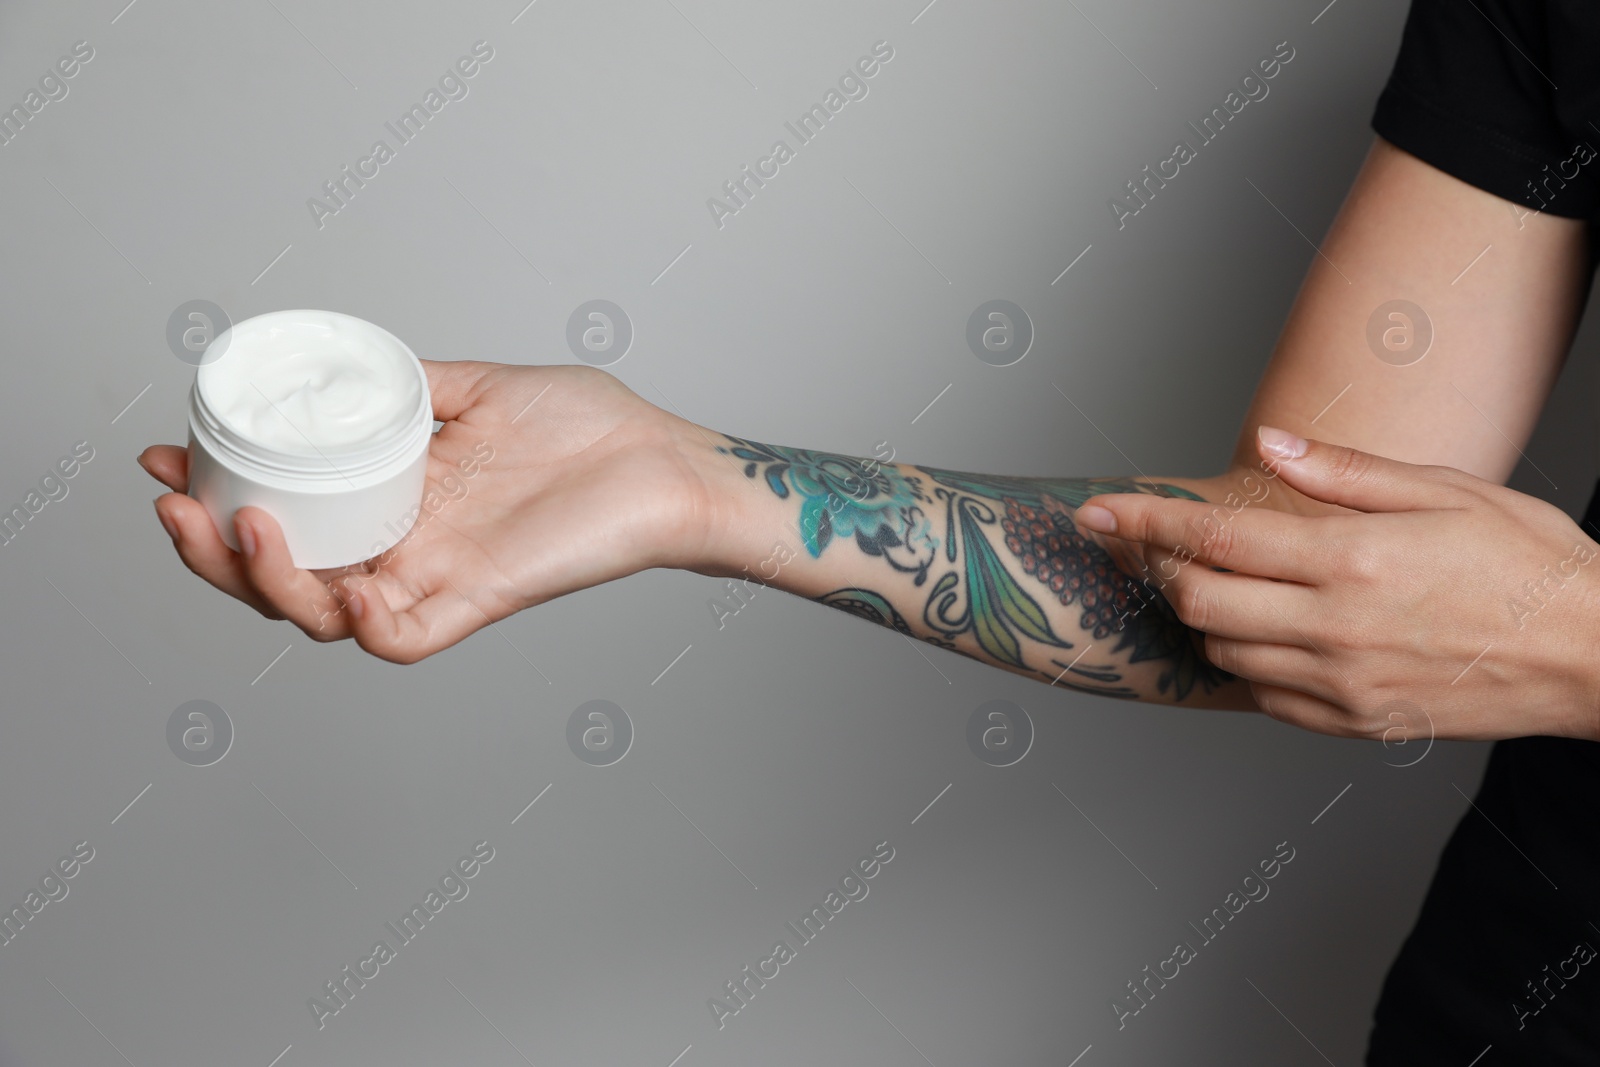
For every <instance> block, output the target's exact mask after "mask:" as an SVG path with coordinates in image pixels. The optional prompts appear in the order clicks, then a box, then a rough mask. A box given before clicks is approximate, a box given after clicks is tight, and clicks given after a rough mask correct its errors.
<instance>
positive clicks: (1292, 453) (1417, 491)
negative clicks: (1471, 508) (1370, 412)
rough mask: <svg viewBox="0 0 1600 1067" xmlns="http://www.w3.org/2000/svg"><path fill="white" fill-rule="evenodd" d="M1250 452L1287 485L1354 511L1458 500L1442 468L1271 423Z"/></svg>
mask: <svg viewBox="0 0 1600 1067" xmlns="http://www.w3.org/2000/svg"><path fill="white" fill-rule="evenodd" d="M1256 450H1257V451H1258V452H1259V453H1260V454H1261V458H1262V459H1263V460H1265V461H1266V463H1267V465H1268V467H1269V469H1271V470H1272V471H1273V472H1274V473H1275V474H1276V475H1277V476H1278V477H1279V478H1282V479H1283V480H1284V481H1285V482H1287V483H1288V484H1289V485H1290V486H1291V487H1292V488H1294V489H1297V490H1299V491H1300V492H1302V493H1304V494H1305V495H1306V496H1309V497H1312V498H1314V499H1316V500H1321V501H1323V502H1325V503H1329V504H1339V505H1341V506H1343V507H1347V508H1353V509H1354V510H1356V511H1416V510H1420V509H1423V508H1446V507H1453V506H1455V505H1456V504H1457V503H1459V501H1460V489H1459V487H1458V486H1457V485H1455V484H1454V482H1453V481H1447V480H1446V479H1444V478H1443V477H1441V473H1442V471H1443V470H1445V469H1446V468H1440V467H1424V466H1418V465H1417V464H1414V463H1402V462H1400V461H1399V460H1397V459H1388V458H1385V457H1384V456H1375V455H1373V454H1372V453H1370V452H1362V451H1360V450H1359V449H1355V448H1346V447H1344V446H1343V445H1330V444H1328V443H1327V442H1325V441H1307V440H1306V439H1305V438H1303V437H1296V436H1295V435H1294V434H1291V433H1289V432H1287V431H1285V430H1280V429H1277V428H1276V427H1273V426H1261V427H1259V428H1258V429H1257V431H1256Z"/></svg>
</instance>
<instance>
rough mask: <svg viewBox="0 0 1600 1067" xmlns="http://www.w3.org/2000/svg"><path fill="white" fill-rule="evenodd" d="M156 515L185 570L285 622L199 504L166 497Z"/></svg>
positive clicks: (159, 500) (158, 503)
mask: <svg viewBox="0 0 1600 1067" xmlns="http://www.w3.org/2000/svg"><path fill="white" fill-rule="evenodd" d="M156 515H157V517H158V518H160V520H161V525H162V526H163V527H165V528H166V530H167V532H168V533H169V534H170V535H171V536H172V543H173V547H175V548H176V549H177V550H178V558H179V559H181V560H183V563H184V566H186V567H188V568H189V569H190V570H191V571H193V572H194V573H195V574H198V575H199V576H200V577H202V578H204V579H205V580H206V581H208V582H210V583H211V584H212V585H214V586H216V587H217V588H218V589H220V590H222V591H223V592H224V593H227V594H228V595H229V596H231V597H234V598H235V599H237V600H242V601H244V602H245V603H246V604H249V605H250V606H251V607H253V608H255V609H256V610H257V611H259V612H261V614H263V615H265V616H267V618H269V619H281V618H283V615H282V613H280V612H279V611H277V610H276V609H275V608H274V607H273V606H272V605H271V604H270V603H268V602H267V600H266V598H265V597H263V596H262V595H261V594H260V593H259V592H258V591H257V590H256V589H255V587H254V586H253V585H252V584H251V582H250V578H249V576H248V575H247V574H246V573H245V569H244V563H243V560H242V559H241V558H240V556H239V554H238V553H237V552H235V551H233V549H231V548H229V547H228V546H227V544H226V543H225V542H224V541H223V540H222V535H221V534H219V533H218V532H217V528H216V525H215V524H213V523H212V521H211V516H210V515H209V514H208V513H207V512H206V509H205V508H204V507H202V506H201V504H200V502H199V501H197V500H194V499H192V498H190V497H187V496H184V495H183V494H182V493H166V494H164V495H162V496H159V497H157V498H156Z"/></svg>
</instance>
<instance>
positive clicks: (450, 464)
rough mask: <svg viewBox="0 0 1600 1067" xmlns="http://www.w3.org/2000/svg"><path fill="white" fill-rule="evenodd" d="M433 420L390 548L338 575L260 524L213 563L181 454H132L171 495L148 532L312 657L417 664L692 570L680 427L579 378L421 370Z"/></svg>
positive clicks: (700, 485) (691, 494)
mask: <svg viewBox="0 0 1600 1067" xmlns="http://www.w3.org/2000/svg"><path fill="white" fill-rule="evenodd" d="M423 366H424V367H425V368H426V370H427V373H428V383H429V387H430V389H431V390H432V394H433V409H434V417H435V418H436V419H438V420H440V421H442V422H443V423H444V426H443V428H442V429H440V431H439V432H438V433H437V434H435V435H434V437H433V440H432V443H431V444H430V446H429V457H428V473H427V489H426V491H425V494H424V498H423V500H424V507H423V510H422V512H421V514H420V515H419V516H418V519H417V523H416V526H415V527H414V528H413V530H412V532H411V533H410V534H408V536H407V537H406V539H405V540H403V541H402V542H401V544H399V545H398V546H396V547H395V548H393V549H391V550H390V551H389V552H386V553H384V554H382V555H380V556H377V557H374V558H373V559H371V560H368V561H366V563H364V564H359V565H356V566H352V567H344V568H340V569H337V570H318V571H307V570H301V569H297V568H296V567H295V566H294V565H293V563H292V562H291V561H290V557H289V551H288V547H287V545H286V544H285V543H284V539H283V534H282V532H281V531H280V529H279V527H278V524H277V523H276V522H275V521H274V520H273V519H272V517H271V516H270V515H268V514H267V513H266V512H264V511H262V510H261V509H259V508H241V509H240V510H239V512H238V514H237V516H236V517H235V519H234V522H235V531H236V535H237V537H238V540H239V544H240V547H241V548H242V549H243V551H242V552H234V551H232V550H231V549H229V548H228V547H227V545H226V544H225V543H224V542H223V540H222V538H221V536H220V535H219V534H218V533H217V530H216V527H215V526H214V525H213V524H212V521H211V518H210V516H209V515H208V514H207V513H206V510H205V508H204V507H202V506H201V505H200V503H199V502H198V501H195V500H193V499H191V498H190V497H187V496H185V495H183V493H184V491H185V490H186V489H187V487H188V481H189V472H188V454H187V451H186V450H185V449H184V448H182V447H179V446H175V445H155V446H152V447H150V448H147V449H145V451H144V452H143V453H142V454H141V455H140V456H139V463H140V465H141V466H143V467H144V469H145V470H146V471H148V472H149V473H150V475H151V476H152V477H154V478H155V479H157V480H158V481H160V482H162V483H164V484H165V485H166V486H167V487H168V488H170V489H172V490H173V491H172V492H171V493H167V494H165V495H163V496H161V497H158V498H157V499H156V502H155V505H156V514H157V515H158V516H159V517H160V519H161V523H162V525H163V526H164V527H165V528H166V530H167V532H168V533H169V534H170V535H171V536H172V539H173V543H174V545H175V546H176V548H177V550H178V555H179V556H180V557H182V559H183V562H184V563H185V564H187V565H188V567H189V569H190V570H192V571H194V572H195V573H196V574H198V575H200V577H202V578H204V579H205V580H206V581H208V582H210V583H211V584H212V585H214V586H216V587H217V588H218V589H221V590H222V591H223V592H225V593H228V594H230V595H231V596H234V597H237V598H238V599H240V600H242V601H244V602H245V603H246V604H249V605H250V606H251V607H253V608H255V609H256V610H257V611H259V612H261V613H262V614H263V615H266V616H267V617H268V618H273V619H288V620H290V621H292V622H293V623H294V624H295V625H296V626H298V627H300V629H302V630H304V631H305V632H306V634H308V635H309V636H310V637H312V638H313V639H315V640H318V641H335V640H339V639H341V638H346V637H353V638H355V641H356V643H357V644H359V645H360V646H361V647H362V648H364V649H366V650H367V651H368V652H371V653H372V654H373V655H376V656H380V657H382V658H383V659H387V660H392V661H394V662H396V663H413V662H415V661H417V660H420V659H422V658H423V657H425V656H429V655H432V654H433V653H435V652H437V651H439V650H440V649H442V648H447V647H448V646H450V645H453V644H455V643H456V642H457V641H460V640H461V639H462V638H464V637H466V636H467V635H468V634H470V633H472V632H473V631H475V630H478V629H479V628H481V627H483V626H487V625H488V624H489V623H491V622H494V621H496V620H499V619H502V618H505V617H506V616H507V615H511V614H513V613H514V612H517V611H520V610H521V609H523V608H526V607H529V606H531V605H534V604H539V603H542V602H544V601H546V600H550V599H552V598H554V597H557V596H561V595H562V594H564V593H569V592H573V591H574V590H578V589H583V588H586V587H588V586H591V585H598V584H600V583H601V582H606V581H610V580H612V579H614V578H620V577H622V576H624V575H627V574H632V573H634V572H636V571H640V570H644V569H647V568H650V567H668V566H670V567H688V568H691V569H693V568H696V567H698V566H700V565H701V564H702V563H703V561H704V560H703V552H704V551H705V547H706V546H705V542H706V536H707V535H706V532H707V531H708V530H709V529H710V528H711V521H712V515H711V512H712V505H711V497H710V494H709V493H708V491H707V488H706V486H705V483H704V481H703V480H702V478H701V477H700V475H699V474H698V473H697V472H696V470H695V469H694V465H693V463H691V462H690V461H689V459H688V458H687V457H689V456H690V455H691V454H693V453H694V452H696V451H697V450H698V451H707V450H709V446H708V445H707V444H706V442H705V440H704V438H703V437H702V436H701V434H700V432H699V431H698V428H697V427H695V426H694V425H693V424H692V423H689V422H686V421H685V420H683V419H680V418H677V417H676V416H674V415H671V414H669V413H667V412H664V411H662V410H661V409H660V408H657V407H655V406H654V405H652V404H649V403H647V402H646V401H644V400H643V399H641V398H640V397H639V396H638V395H637V394H635V393H633V392H632V391H631V390H629V389H628V388H627V387H626V386H625V385H623V384H622V383H621V382H620V381H618V380H617V379H616V378H613V377H612V376H611V375H609V374H606V373H604V372H603V371H598V370H595V369H593V368H590V367H579V366H556V367H513V366H503V365H500V364H494V363H473V362H455V363H441V362H434V361H431V360H424V361H423Z"/></svg>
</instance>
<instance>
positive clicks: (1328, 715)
mask: <svg viewBox="0 0 1600 1067" xmlns="http://www.w3.org/2000/svg"><path fill="white" fill-rule="evenodd" d="M1250 695H1251V697H1253V698H1254V699H1255V702H1256V707H1257V708H1259V709H1261V712H1262V713H1263V714H1265V715H1267V716H1269V717H1270V718H1274V719H1277V720H1278V721H1279V722H1286V723H1289V724H1290V725H1291V726H1298V727H1300V728H1301V729H1302V730H1310V731H1312V732H1313V733H1319V734H1332V735H1333V736H1335V737H1351V736H1356V735H1357V734H1358V733H1359V731H1356V730H1353V729H1351V728H1350V719H1349V717H1348V716H1347V715H1345V713H1344V712H1343V711H1341V710H1340V709H1339V708H1338V707H1336V706H1335V705H1333V704H1330V703H1328V702H1327V701H1326V700H1322V699H1321V698H1319V697H1314V696H1311V695H1310V694H1307V693H1302V692H1299V691H1298V690H1294V689H1286V688H1283V687H1282V686H1276V685H1267V684H1264V683H1256V682H1252V683H1250Z"/></svg>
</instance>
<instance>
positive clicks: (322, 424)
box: [189, 310, 433, 569]
mask: <svg viewBox="0 0 1600 1067" xmlns="http://www.w3.org/2000/svg"><path fill="white" fill-rule="evenodd" d="M212 352H220V353H221V355H220V356H216V357H212V356H211V353H212ZM432 430H433V405H432V401H431V398H430V396H429V394H428V379H427V375H426V374H425V373H424V371H423V369H422V364H421V363H420V362H419V361H418V360H417V357H416V356H415V355H414V354H413V353H412V351H411V349H409V348H407V347H406V346H405V344H404V343H403V342H402V341H401V340H400V339H399V338H398V337H395V336H394V335H393V334H392V333H390V332H389V331H387V330H385V329H383V328H382V327H379V326H375V325H373V324H372V323H370V322H367V321H365V320H363V319H358V318H355V317H354V316H351V315H342V314H339V313H338V312H334V311H307V310H300V311H273V312H269V313H267V314H265V315H257V316H256V317H254V318H251V319H246V320H244V321H243V322H238V323H235V324H234V325H233V326H232V327H231V328H230V329H228V330H225V331H224V332H223V333H221V334H218V335H217V337H216V339H215V340H213V341H212V342H211V345H210V346H209V347H208V349H207V351H206V355H205V356H204V357H203V358H202V362H201V365H200V369H199V372H198V373H197V374H196V376H195V382H194V390H193V391H192V392H191V393H190V398H189V495H190V496H192V497H194V498H195V499H196V500H198V501H200V503H201V504H203V505H204V506H205V509H206V511H207V512H209V513H210V515H211V520H212V522H214V523H215V524H216V527H217V532H218V533H220V534H221V535H222V539H223V541H225V542H226V543H227V545H228V547H229V548H232V549H234V550H235V551H238V549H239V544H238V540H237V539H236V538H235V537H234V529H233V515H234V512H235V511H237V510H238V509H239V508H241V507H244V506H246V505H249V506H252V507H258V508H261V509H263V510H265V511H266V512H268V513H269V514H271V515H272V517H273V518H275V519H276V520H277V521H278V525H279V526H281V527H282V528H283V535H284V538H285V540H286V541H287V542H288V545H289V553H290V555H291V556H292V557H293V559H294V563H295V566H297V567H304V568H313V569H315V568H329V567H343V566H346V565H348V564H352V563H359V562H360V561H362V560H365V559H368V558H370V557H372V556H376V555H379V554H381V553H383V552H385V551H387V550H388V549H390V548H392V547H393V546H394V545H395V544H396V543H398V542H399V541H400V539H401V538H402V537H404V536H405V534H406V532H407V531H408V530H409V529H410V528H411V526H412V524H413V523H414V522H415V521H416V518H417V515H418V513H419V511H420V510H421V501H422V493H423V482H424V478H425V475H426V473H427V463H428V444H429V441H430V440H431V437H432Z"/></svg>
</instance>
